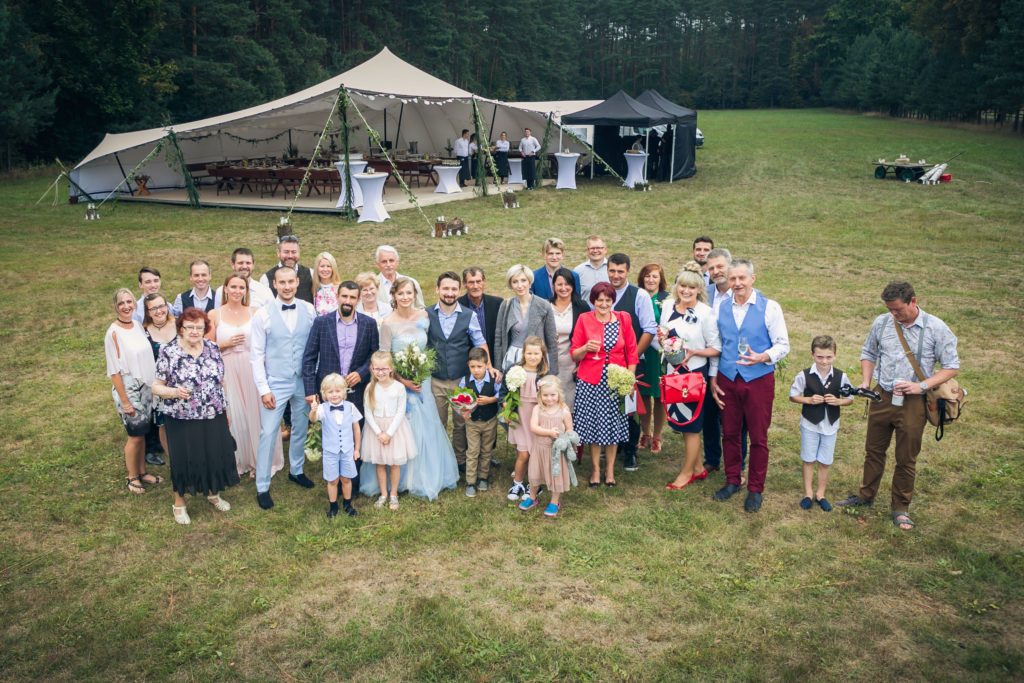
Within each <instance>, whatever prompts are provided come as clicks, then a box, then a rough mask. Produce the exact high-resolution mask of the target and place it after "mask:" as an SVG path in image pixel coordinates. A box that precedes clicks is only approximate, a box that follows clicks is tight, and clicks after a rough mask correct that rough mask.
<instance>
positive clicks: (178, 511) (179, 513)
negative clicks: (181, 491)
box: [171, 505, 192, 524]
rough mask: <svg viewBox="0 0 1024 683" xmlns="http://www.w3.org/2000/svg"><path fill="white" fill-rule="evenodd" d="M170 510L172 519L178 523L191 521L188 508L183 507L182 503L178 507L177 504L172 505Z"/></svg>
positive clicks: (189, 522)
mask: <svg viewBox="0 0 1024 683" xmlns="http://www.w3.org/2000/svg"><path fill="white" fill-rule="evenodd" d="M171 512H173V513H174V521H175V522H177V523H178V524H191V523H192V520H191V519H190V518H189V516H188V510H186V509H185V506H184V505H182V506H181V507H178V506H177V505H172V506H171Z"/></svg>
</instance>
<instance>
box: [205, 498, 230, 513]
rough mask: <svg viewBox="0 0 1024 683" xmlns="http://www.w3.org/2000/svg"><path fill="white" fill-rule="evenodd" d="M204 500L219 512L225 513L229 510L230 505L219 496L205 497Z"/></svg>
mask: <svg viewBox="0 0 1024 683" xmlns="http://www.w3.org/2000/svg"><path fill="white" fill-rule="evenodd" d="M206 500H208V501H210V505H212V506H213V507H215V508H217V509H218V510H220V511H221V512H227V511H228V510H230V509H231V504H230V503H228V502H227V501H226V500H224V499H223V498H221V497H220V496H219V495H216V496H207V497H206Z"/></svg>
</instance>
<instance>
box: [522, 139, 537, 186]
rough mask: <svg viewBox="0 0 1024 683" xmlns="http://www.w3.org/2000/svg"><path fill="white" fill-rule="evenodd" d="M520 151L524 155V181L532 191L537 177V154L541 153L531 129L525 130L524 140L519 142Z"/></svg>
mask: <svg viewBox="0 0 1024 683" xmlns="http://www.w3.org/2000/svg"><path fill="white" fill-rule="evenodd" d="M519 151H520V153H522V155H523V180H524V181H525V182H526V189H527V190H532V189H533V186H534V184H535V183H536V176H537V152H539V151H540V143H539V142H537V138H535V137H533V131H531V130H530V129H529V128H524V129H523V138H522V140H520V141H519Z"/></svg>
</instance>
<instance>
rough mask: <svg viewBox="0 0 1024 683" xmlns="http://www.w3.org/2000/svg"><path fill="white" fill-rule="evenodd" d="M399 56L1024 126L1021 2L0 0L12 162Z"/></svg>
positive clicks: (601, 93) (3, 97) (469, 71)
mask: <svg viewBox="0 0 1024 683" xmlns="http://www.w3.org/2000/svg"><path fill="white" fill-rule="evenodd" d="M384 46H387V47H389V48H390V49H391V50H392V52H394V53H395V54H396V55H397V56H399V57H400V58H402V59H404V60H406V61H408V62H410V63H412V64H413V65H415V66H417V67H419V68H421V69H424V70H425V71H427V72H429V73H431V74H434V75H435V76H437V77H439V78H442V79H444V80H446V81H449V82H451V83H454V84H455V85H458V86H459V87H462V88H464V89H466V90H470V91H472V92H475V93H477V94H479V95H481V96H484V97H492V98H497V99H501V100H506V101H517V100H548V99H558V100H562V99H602V98H605V97H608V96H609V95H611V94H613V93H614V92H615V91H616V90H618V89H620V88H622V89H625V90H626V92H628V93H630V94H633V95H637V94H639V93H640V92H641V91H643V90H645V89H647V88H656V89H657V90H659V91H660V92H661V93H662V94H663V95H665V96H666V97H668V98H669V99H671V100H673V101H676V102H679V103H681V104H685V105H687V106H690V107H693V108H695V109H698V110H700V109H737V108H762V107H818V106H835V107H842V108H848V109H858V110H863V111H879V112H883V113H885V114H888V115H892V116H914V117H924V118H932V119H953V120H977V121H988V122H992V123H995V124H997V125H1006V126H1008V127H1012V128H1013V130H1021V129H1022V128H1024V126H1022V125H1021V124H1022V122H1021V118H1020V117H1021V110H1022V108H1024V0H913V2H911V1H910V0H731V1H728V2H725V1H723V0H690V1H684V2H679V1H678V0H648V1H647V2H643V3H637V2H625V1H623V0H562V1H561V2H548V1H544V2H541V0H515V1H514V2H511V3H510V2H507V1H506V0H482V1H472V2H471V1H470V0H435V1H433V2H429V3H425V2H407V1H406V0H374V1H372V2H371V1H369V0H31V1H29V0H0V101H2V102H3V106H2V107H0V136H2V143H3V144H2V146H0V151H2V154H3V157H4V158H3V165H4V166H5V167H8V168H9V167H11V166H12V165H17V164H24V163H33V162H40V161H42V162H48V161H51V160H52V159H53V158H55V157H58V156H59V157H62V158H63V160H64V161H65V162H66V163H74V162H77V160H78V159H79V158H81V157H82V156H83V155H84V154H85V153H86V152H88V151H89V150H90V149H91V148H92V147H93V146H95V145H96V144H97V143H98V142H99V140H100V139H101V138H102V136H103V134H104V133H106V132H121V131H127V130H134V129H138V128H149V127H156V126H161V125H164V124H168V123H172V122H179V121H189V120H193V119H199V118H204V117H207V116H213V115H217V114H223V113H227V112H230V111H234V110H237V109H241V108H244V107H249V106H252V105H255V104H259V103H261V102H264V101H267V100H270V99H273V98H277V97H281V96H283V95H285V94H288V93H290V92H294V91H296V90H299V89H301V88H305V87H308V86H310V85H312V84H314V83H317V82H319V81H322V80H324V79H326V78H329V77H331V76H333V75H336V74H338V73H340V72H342V71H344V70H346V69H348V68H351V67H352V66H355V65H356V64H359V63H360V62H362V61H364V60H366V59H368V58H369V57H372V56H373V55H374V54H376V53H377V52H378V51H379V50H380V49H381V48H382V47H384Z"/></svg>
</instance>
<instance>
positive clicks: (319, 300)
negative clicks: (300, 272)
mask: <svg viewBox="0 0 1024 683" xmlns="http://www.w3.org/2000/svg"><path fill="white" fill-rule="evenodd" d="M340 284H341V274H340V273H339V272H338V262H337V261H335V260H334V257H333V256H331V255H330V254H329V253H328V252H326V251H322V252H320V253H319V254H317V255H316V258H315V259H313V308H315V309H316V314H317V315H323V314H324V313H332V312H334V311H336V310H338V285H340Z"/></svg>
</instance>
